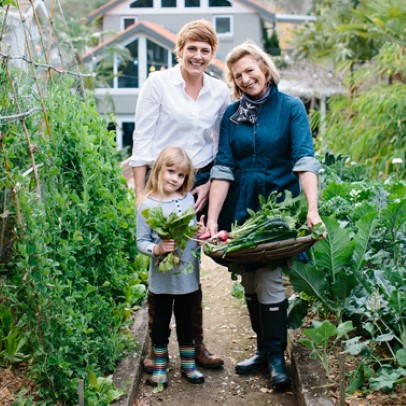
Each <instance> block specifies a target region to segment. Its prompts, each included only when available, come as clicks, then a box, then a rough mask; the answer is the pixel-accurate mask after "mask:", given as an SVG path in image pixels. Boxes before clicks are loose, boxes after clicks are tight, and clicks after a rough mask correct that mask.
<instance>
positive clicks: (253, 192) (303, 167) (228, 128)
mask: <svg viewBox="0 0 406 406" xmlns="http://www.w3.org/2000/svg"><path fill="white" fill-rule="evenodd" d="M226 62H227V71H226V78H227V80H228V81H229V82H230V84H231V86H232V89H233V93H234V97H235V98H238V99H239V100H238V101H237V102H235V103H233V104H231V105H230V106H229V107H228V109H227V110H226V112H225V114H224V117H223V120H222V123H221V129H220V141H219V149H218V153H217V156H216V160H215V165H214V167H213V168H212V170H211V179H212V185H211V190H210V199H209V213H208V220H207V225H208V229H209V231H210V233H211V235H214V234H215V233H216V232H217V231H218V229H219V227H220V228H221V229H230V227H231V224H232V223H234V222H235V221H237V223H238V224H241V223H243V222H244V221H245V220H246V219H247V217H248V212H247V208H250V209H253V210H255V211H257V210H258V209H259V208H260V206H259V201H258V196H259V195H262V196H264V197H267V196H269V194H270V193H271V192H274V191H278V192H283V191H284V190H289V191H291V192H292V193H293V195H294V196H296V195H298V194H299V192H300V190H301V189H303V192H304V194H305V196H306V198H307V202H308V213H307V224H308V226H309V227H310V228H312V227H313V226H314V225H315V224H316V223H319V222H321V218H320V216H319V213H318V207H317V200H318V171H319V167H320V164H319V162H318V161H317V160H316V159H315V158H314V148H313V141H312V135H311V131H310V127H309V123H308V118H307V114H306V110H305V108H304V105H303V103H302V102H301V101H300V99H298V98H296V97H292V96H289V95H287V94H284V93H282V92H280V91H279V90H278V83H279V72H278V71H277V69H276V68H275V65H274V63H273V62H272V60H271V58H270V57H269V56H268V55H267V54H266V53H265V52H264V51H263V50H262V49H261V48H259V47H258V46H257V45H255V44H254V43H252V42H245V43H244V44H242V45H239V46H237V47H236V48H234V49H233V50H232V51H231V52H230V53H229V54H228V56H227V58H226ZM240 273H241V282H242V284H243V286H244V291H245V298H246V302H247V306H248V310H249V314H250V319H251V324H252V328H253V330H254V331H255V332H256V334H257V351H256V353H255V354H254V356H253V357H251V358H249V359H248V360H245V361H242V362H240V363H239V364H237V365H236V372H237V373H238V374H250V373H254V372H256V371H258V370H259V369H261V368H263V367H266V366H268V368H269V372H270V375H271V383H272V385H273V386H274V387H275V388H276V389H279V390H284V389H286V388H288V387H289V386H290V379H289V377H288V375H287V373H286V366H285V360H284V351H285V349H286V344H287V299H286V296H285V290H284V287H283V285H282V268H281V266H280V264H279V263H275V262H272V263H270V264H267V265H266V266H263V265H261V266H259V267H248V266H244V267H240Z"/></svg>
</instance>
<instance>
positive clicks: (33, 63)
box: [0, 0, 93, 256]
mask: <svg viewBox="0 0 406 406" xmlns="http://www.w3.org/2000/svg"><path fill="white" fill-rule="evenodd" d="M29 3H30V6H31V8H32V16H33V19H34V21H35V23H36V28H37V29H38V35H39V39H40V44H41V51H42V55H43V61H39V60H38V59H35V58H34V56H33V54H32V51H31V49H32V45H33V43H34V41H33V38H32V33H31V32H30V30H29V28H27V26H26V25H25V24H24V23H23V21H24V16H23V11H22V9H21V5H20V1H18V0H17V1H16V3H15V5H14V8H15V9H16V10H17V12H18V13H17V15H18V16H19V19H20V23H21V27H22V33H23V39H22V40H23V41H24V48H25V55H7V53H6V52H3V49H2V44H4V38H5V34H6V32H7V25H8V23H9V21H10V15H11V5H7V6H6V7H5V8H4V14H3V20H2V27H1V30H0V64H1V65H2V67H3V71H4V73H5V78H6V79H7V81H8V82H9V85H10V96H11V99H12V100H13V104H14V106H15V107H16V112H14V113H9V114H6V115H3V116H0V124H2V125H5V123H7V122H12V121H15V122H19V124H20V125H21V128H22V131H23V133H24V136H25V143H26V145H27V151H28V154H29V156H30V166H29V168H28V170H27V168H24V170H23V171H22V172H23V175H22V176H24V177H25V176H28V175H29V176H32V178H33V180H34V182H35V193H36V196H37V197H38V198H40V193H41V192H40V191H41V188H40V181H39V174H38V168H40V167H41V166H42V165H43V164H37V163H36V158H35V151H36V147H35V145H33V144H32V141H31V135H30V132H29V129H28V127H27V124H26V121H25V120H26V119H27V118H29V117H31V116H33V115H34V114H41V115H42V116H43V122H44V124H45V127H46V133H47V134H48V136H49V137H50V136H51V126H50V123H49V121H48V113H47V110H46V105H45V100H44V95H43V90H42V88H41V85H42V86H43V85H44V84H45V85H46V83H47V81H49V80H52V75H51V71H54V72H56V73H57V74H68V75H71V76H75V77H77V78H78V79H79V80H78V81H77V82H76V83H77V84H78V86H79V87H80V89H79V91H80V92H81V94H82V95H84V94H85V89H84V84H83V80H82V78H83V77H86V76H93V74H83V73H81V72H80V70H79V65H78V61H77V60H76V59H74V58H73V59H72V63H73V64H74V71H72V70H66V69H64V65H65V64H64V63H63V59H62V52H61V48H60V44H59V42H58V35H57V33H56V31H55V25H54V11H55V0H52V13H51V14H50V13H49V12H47V13H46V16H47V18H48V24H49V27H47V28H46V29H47V33H48V37H47V38H46V39H45V34H44V33H45V31H44V29H43V28H44V27H43V26H42V24H41V19H40V18H39V16H38V13H37V10H36V8H35V6H34V1H33V0H29ZM57 3H58V8H59V11H60V16H61V18H62V21H63V23H64V25H65V27H66V29H67V27H68V25H67V23H66V20H65V17H64V14H63V10H62V7H61V4H60V2H59V0H57ZM44 22H45V23H46V20H45V21H44ZM50 43H52V46H53V47H55V49H56V50H57V52H58V61H59V62H60V63H58V66H53V64H52V63H51V62H50V55H49V54H48V50H49V49H50V47H49V46H47V45H49V44H50ZM21 45H22V42H21ZM68 45H69V47H70V49H71V50H72V55H74V47H73V44H72V42H71V41H70V40H68ZM13 60H20V61H23V62H24V63H25V64H26V65H27V66H29V67H30V69H29V70H30V72H31V77H32V79H33V80H34V83H35V88H36V93H37V95H38V98H39V101H40V105H41V107H31V108H28V109H25V111H23V108H22V104H21V102H20V100H19V93H18V90H17V89H16V85H20V84H19V83H18V82H16V78H15V77H13V75H12V73H11V69H10V66H9V65H10V62H11V61H13ZM43 62H45V63H43ZM38 68H40V69H42V72H44V74H45V75H46V77H43V78H42V77H41V78H40V74H39V73H38V72H37V70H38ZM43 79H44V80H43ZM40 83H41V85H40ZM5 139H6V133H5V132H4V130H3V133H0V151H1V153H2V155H3V162H4V169H5V171H4V174H5V178H3V179H7V180H8V182H9V184H10V185H11V186H9V187H8V189H9V190H10V192H11V196H12V203H11V200H10V202H9V201H8V200H9V199H8V197H7V196H8V194H7V190H6V189H5V190H3V192H4V193H3V198H2V207H1V210H0V223H1V228H0V248H1V249H0V256H1V255H2V253H3V251H4V250H5V249H7V246H8V245H10V244H9V242H7V241H6V239H7V236H6V235H5V234H6V232H7V224H6V221H7V220H8V219H10V218H15V219H16V220H15V222H16V224H17V225H18V227H19V228H20V230H21V233H22V234H21V235H24V231H25V226H24V221H23V215H22V213H21V209H20V202H19V196H18V189H19V187H22V186H21V185H19V184H18V183H17V182H16V181H15V179H13V172H12V167H11V165H10V164H11V162H10V161H9V158H8V157H7V149H6V146H7V144H6V143H5V142H4V140H5ZM43 141H44V142H46V139H45V138H43ZM8 204H12V205H14V211H15V213H11V212H10V210H8V207H7V205H8ZM5 247H6V248H5Z"/></svg>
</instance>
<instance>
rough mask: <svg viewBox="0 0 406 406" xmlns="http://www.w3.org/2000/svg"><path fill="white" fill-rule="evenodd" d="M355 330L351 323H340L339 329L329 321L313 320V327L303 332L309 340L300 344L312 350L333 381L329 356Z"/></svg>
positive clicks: (305, 339) (303, 340)
mask: <svg viewBox="0 0 406 406" xmlns="http://www.w3.org/2000/svg"><path fill="white" fill-rule="evenodd" d="M353 329H354V327H353V325H352V322H351V321H346V322H344V323H340V324H339V325H338V326H337V327H336V326H335V325H334V324H333V323H331V322H330V321H328V320H324V321H322V322H320V321H317V320H313V321H312V327H311V328H307V329H304V330H303V335H304V336H306V337H307V338H303V339H300V340H299V342H300V343H301V344H303V345H304V346H305V347H307V348H309V349H310V350H311V355H312V356H313V357H315V358H317V359H318V360H319V361H320V362H321V364H322V365H323V368H324V370H325V371H326V374H327V377H328V378H329V379H330V380H331V376H330V372H329V362H328V355H329V352H330V351H334V348H335V347H336V346H337V345H339V344H340V339H341V338H342V337H346V336H347V335H348V333H349V332H350V331H352V330H353Z"/></svg>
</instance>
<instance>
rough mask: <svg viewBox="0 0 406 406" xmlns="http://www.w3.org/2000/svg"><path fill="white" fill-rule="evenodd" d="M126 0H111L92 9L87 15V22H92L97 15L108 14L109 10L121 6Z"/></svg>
mask: <svg viewBox="0 0 406 406" xmlns="http://www.w3.org/2000/svg"><path fill="white" fill-rule="evenodd" d="M123 1H125V0H110V1H108V2H107V3H106V4H103V5H102V6H100V7H99V8H96V9H95V10H93V11H91V12H90V13H89V14H88V15H87V16H86V17H85V20H86V22H87V23H88V22H90V21H92V20H94V19H95V18H97V17H100V16H102V15H104V14H106V13H107V12H108V11H110V10H111V9H113V8H114V7H116V6H119V5H120V4H121V3H123Z"/></svg>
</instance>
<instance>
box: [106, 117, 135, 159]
mask: <svg viewBox="0 0 406 406" xmlns="http://www.w3.org/2000/svg"><path fill="white" fill-rule="evenodd" d="M134 128H135V123H134V121H123V122H121V124H120V123H115V122H112V121H110V122H109V124H108V127H107V129H108V130H109V131H113V132H114V133H115V134H116V136H115V140H116V145H117V149H118V150H119V151H123V152H124V155H125V156H126V157H129V156H131V153H132V149H133V132H134Z"/></svg>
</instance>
